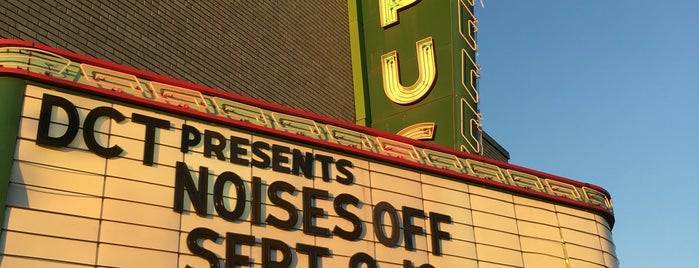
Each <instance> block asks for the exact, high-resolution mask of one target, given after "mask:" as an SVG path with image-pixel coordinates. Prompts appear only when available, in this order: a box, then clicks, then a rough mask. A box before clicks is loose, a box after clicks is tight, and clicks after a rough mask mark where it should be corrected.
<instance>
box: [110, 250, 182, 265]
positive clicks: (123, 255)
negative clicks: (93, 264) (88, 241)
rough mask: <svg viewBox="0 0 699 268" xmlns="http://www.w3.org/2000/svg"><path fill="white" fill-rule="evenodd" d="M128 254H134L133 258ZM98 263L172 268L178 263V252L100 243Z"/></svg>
mask: <svg viewBox="0 0 699 268" xmlns="http://www.w3.org/2000/svg"><path fill="white" fill-rule="evenodd" d="M128 256H132V258H129V257H128ZM97 265H99V266H110V267H130V268H172V267H176V265H177V254H176V253H170V252H164V251H157V250H151V249H145V248H132V247H124V246H119V245H111V244H100V247H99V253H98V255H97Z"/></svg>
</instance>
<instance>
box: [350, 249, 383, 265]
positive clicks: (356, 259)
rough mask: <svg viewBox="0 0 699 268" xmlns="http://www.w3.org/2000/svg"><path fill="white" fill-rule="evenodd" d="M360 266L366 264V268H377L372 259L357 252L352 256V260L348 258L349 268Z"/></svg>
mask: <svg viewBox="0 0 699 268" xmlns="http://www.w3.org/2000/svg"><path fill="white" fill-rule="evenodd" d="M362 264H366V266H367V268H378V267H379V266H378V265H377V264H376V261H375V260H374V258H372V257H371V256H369V254H366V253H364V252H359V253H357V254H354V255H352V258H350V262H349V266H348V267H349V268H361V267H362Z"/></svg>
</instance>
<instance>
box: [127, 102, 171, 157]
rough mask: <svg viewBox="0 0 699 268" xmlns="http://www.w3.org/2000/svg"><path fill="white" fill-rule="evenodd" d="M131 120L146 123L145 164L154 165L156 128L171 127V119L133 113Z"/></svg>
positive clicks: (167, 128) (166, 128)
mask: <svg viewBox="0 0 699 268" xmlns="http://www.w3.org/2000/svg"><path fill="white" fill-rule="evenodd" d="M131 121H132V122H134V123H138V124H143V125H146V137H145V138H146V142H145V144H144V145H143V164H144V165H147V166H152V165H153V157H154V155H155V129H156V128H160V129H165V130H169V129H170V121H167V120H162V119H158V118H155V117H150V116H146V115H142V114H137V113H133V114H131Z"/></svg>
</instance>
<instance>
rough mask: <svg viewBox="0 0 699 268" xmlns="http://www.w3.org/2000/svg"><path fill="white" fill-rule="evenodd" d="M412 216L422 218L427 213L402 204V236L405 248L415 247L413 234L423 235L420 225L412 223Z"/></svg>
mask: <svg viewBox="0 0 699 268" xmlns="http://www.w3.org/2000/svg"><path fill="white" fill-rule="evenodd" d="M413 217H415V218H420V219H424V218H426V217H427V215H425V212H424V211H422V210H419V209H415V208H411V207H406V206H403V237H404V239H405V249H407V250H414V249H415V235H425V230H424V229H422V227H420V226H417V225H415V224H413Z"/></svg>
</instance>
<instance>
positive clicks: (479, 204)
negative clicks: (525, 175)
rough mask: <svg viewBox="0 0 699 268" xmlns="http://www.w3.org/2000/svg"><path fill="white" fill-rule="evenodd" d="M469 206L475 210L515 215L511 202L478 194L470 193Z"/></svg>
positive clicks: (508, 215) (509, 215) (507, 215)
mask: <svg viewBox="0 0 699 268" xmlns="http://www.w3.org/2000/svg"><path fill="white" fill-rule="evenodd" d="M471 208H472V209H473V210H475V211H483V212H488V213H491V214H497V215H501V216H505V217H511V218H514V217H515V208H514V205H513V204H512V203H511V202H505V201H502V200H498V199H492V198H488V197H483V196H479V195H471Z"/></svg>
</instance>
